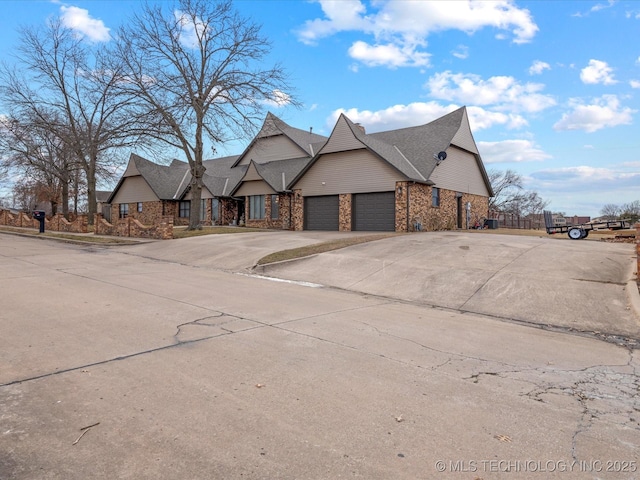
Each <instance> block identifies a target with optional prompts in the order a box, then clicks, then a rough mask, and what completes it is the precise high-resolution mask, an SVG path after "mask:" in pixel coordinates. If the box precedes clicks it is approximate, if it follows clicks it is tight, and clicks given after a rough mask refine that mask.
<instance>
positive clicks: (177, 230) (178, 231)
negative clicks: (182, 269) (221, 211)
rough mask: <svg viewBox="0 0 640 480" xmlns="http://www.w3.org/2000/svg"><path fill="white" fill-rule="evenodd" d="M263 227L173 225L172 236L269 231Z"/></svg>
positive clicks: (183, 236)
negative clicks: (193, 228)
mask: <svg viewBox="0 0 640 480" xmlns="http://www.w3.org/2000/svg"><path fill="white" fill-rule="evenodd" d="M269 231H271V230H266V229H264V228H247V227H218V226H216V227H202V229H200V230H187V227H174V228H173V238H189V237H199V236H201V235H216V234H222V233H249V232H254V233H255V232H263V233H264V232H269Z"/></svg>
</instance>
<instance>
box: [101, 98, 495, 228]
mask: <svg viewBox="0 0 640 480" xmlns="http://www.w3.org/2000/svg"><path fill="white" fill-rule="evenodd" d="M204 165H205V167H206V171H205V176H204V177H203V183H204V185H205V188H204V189H203V195H202V198H203V200H202V201H203V207H204V208H203V210H204V212H203V216H202V221H203V224H215V223H220V224H227V223H234V222H238V221H244V222H245V223H246V225H248V226H255V227H262V228H277V229H290V230H303V229H308V230H340V231H351V230H358V231H412V230H420V229H424V230H441V229H455V228H468V227H470V226H471V225H473V224H474V223H475V221H476V220H480V219H482V218H484V217H485V216H486V215H487V210H488V201H489V197H490V196H492V195H493V192H492V190H491V185H490V183H489V179H488V176H487V172H486V170H485V168H484V165H483V163H482V159H481V158H480V154H479V152H478V149H477V146H476V144H475V141H474V139H473V135H472V133H471V129H470V127H469V121H468V117H467V111H466V108H465V107H462V108H459V109H458V110H455V111H454V112H451V113H450V114H448V115H445V116H443V117H441V118H439V119H437V120H434V121H433V122H430V123H427V124H424V125H420V126H416V127H410V128H403V129H398V130H390V131H386V132H378V133H370V134H367V133H366V132H365V129H364V128H363V127H362V126H360V125H357V124H354V123H353V122H351V121H350V120H349V119H348V118H347V117H346V116H344V115H341V116H340V118H339V119H338V121H337V123H336V125H335V127H334V129H333V131H332V133H331V135H330V136H329V137H328V138H327V137H323V136H321V135H317V134H314V133H312V132H311V131H306V130H301V129H297V128H294V127H291V126H290V125H288V124H286V123H285V122H283V121H282V120H280V119H279V118H277V117H276V116H275V115H273V114H271V113H269V114H267V116H266V118H265V121H264V123H263V126H262V128H261V129H260V131H259V132H258V134H257V135H256V137H255V138H254V139H253V140H252V141H251V143H250V144H249V145H248V146H247V148H246V149H245V151H244V152H243V153H242V154H241V155H239V156H233V157H224V158H219V159H214V160H207V161H206V162H204ZM189 181H190V173H189V168H188V165H187V164H186V163H184V162H180V161H177V160H174V161H173V162H172V163H171V164H170V165H167V166H162V165H158V164H155V163H153V162H150V161H148V160H145V159H143V158H141V157H139V156H137V155H132V156H131V160H130V162H129V166H128V168H127V170H126V171H125V173H124V175H123V177H122V179H121V180H120V182H119V183H118V185H117V187H116V188H115V190H114V192H113V193H112V195H111V197H110V199H109V201H110V203H111V204H112V205H113V207H112V218H118V217H122V216H125V215H135V216H136V217H137V218H138V219H139V220H140V221H141V222H143V223H153V222H155V221H157V219H158V218H159V216H161V215H171V216H173V217H174V219H175V220H174V221H175V222H176V223H177V224H180V223H187V220H188V216H189V208H190V201H191V197H190V192H189V189H188V185H189Z"/></svg>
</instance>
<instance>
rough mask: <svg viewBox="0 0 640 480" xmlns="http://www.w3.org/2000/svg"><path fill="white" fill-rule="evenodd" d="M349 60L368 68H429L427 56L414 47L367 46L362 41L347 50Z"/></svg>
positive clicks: (392, 45) (391, 45)
mask: <svg viewBox="0 0 640 480" xmlns="http://www.w3.org/2000/svg"><path fill="white" fill-rule="evenodd" d="M349 55H350V56H351V58H354V59H355V60H358V61H360V62H362V63H364V64H365V65H366V66H368V67H379V66H385V65H386V66H388V67H390V68H397V67H426V66H429V56H430V55H429V54H427V53H423V52H419V51H417V50H416V47H415V45H394V44H386V45H369V44H367V43H366V42H363V41H357V42H355V43H354V44H353V45H352V46H351V48H349Z"/></svg>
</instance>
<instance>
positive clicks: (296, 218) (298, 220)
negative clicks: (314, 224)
mask: <svg viewBox="0 0 640 480" xmlns="http://www.w3.org/2000/svg"><path fill="white" fill-rule="evenodd" d="M300 192H301V190H294V191H293V198H292V202H293V205H292V208H291V226H292V230H295V231H297V232H299V231H302V230H303V229H304V197H303V196H302V194H301V193H300Z"/></svg>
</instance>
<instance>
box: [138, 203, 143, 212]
mask: <svg viewBox="0 0 640 480" xmlns="http://www.w3.org/2000/svg"><path fill="white" fill-rule="evenodd" d="M138 213H142V202H138Z"/></svg>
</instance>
